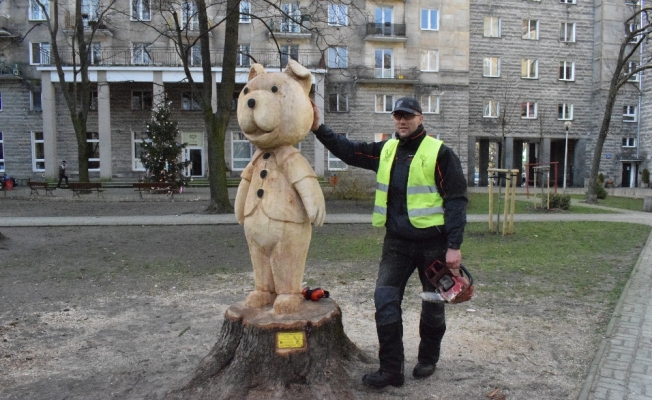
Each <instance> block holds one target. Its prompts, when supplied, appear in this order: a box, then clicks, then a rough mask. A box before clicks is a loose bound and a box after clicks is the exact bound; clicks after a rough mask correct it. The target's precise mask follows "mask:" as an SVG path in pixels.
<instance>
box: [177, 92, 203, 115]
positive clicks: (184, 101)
mask: <svg viewBox="0 0 652 400" xmlns="http://www.w3.org/2000/svg"><path fill="white" fill-rule="evenodd" d="M181 109H182V110H184V111H197V110H201V99H200V94H199V93H195V92H184V93H181Z"/></svg>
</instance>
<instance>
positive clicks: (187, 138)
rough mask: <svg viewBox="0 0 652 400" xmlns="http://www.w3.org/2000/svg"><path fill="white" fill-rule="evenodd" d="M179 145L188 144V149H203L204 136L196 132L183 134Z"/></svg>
mask: <svg viewBox="0 0 652 400" xmlns="http://www.w3.org/2000/svg"><path fill="white" fill-rule="evenodd" d="M181 143H188V147H204V134H203V133H197V132H194V133H193V132H183V133H182V134H181Z"/></svg>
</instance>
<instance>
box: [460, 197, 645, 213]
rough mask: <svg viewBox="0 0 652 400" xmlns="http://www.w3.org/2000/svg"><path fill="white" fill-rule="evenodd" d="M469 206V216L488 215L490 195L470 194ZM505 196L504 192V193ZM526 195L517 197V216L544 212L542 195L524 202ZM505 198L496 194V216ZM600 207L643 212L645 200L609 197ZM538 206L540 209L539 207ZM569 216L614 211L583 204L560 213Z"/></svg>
mask: <svg viewBox="0 0 652 400" xmlns="http://www.w3.org/2000/svg"><path fill="white" fill-rule="evenodd" d="M468 196H469V205H468V208H467V213H468V214H487V213H488V212H489V195H488V194H487V193H469V194H468ZM502 196H504V192H503V193H502ZM519 198H520V199H524V198H525V196H524V195H522V196H521V195H517V200H516V203H515V205H514V213H515V214H528V213H537V212H542V210H541V209H540V207H541V194H540V193H538V197H534V196H533V195H532V194H530V200H528V201H524V200H519ZM571 198H572V199H573V200H579V201H583V200H585V199H586V196H584V195H579V194H578V195H571ZM504 201H505V200H504V197H501V198H500V201H499V200H498V195H497V193H496V194H494V214H496V213H498V214H502V213H503V211H504V207H505V202H504ZM598 205H600V206H605V207H612V208H621V209H625V210H633V211H641V210H643V199H633V198H628V197H613V196H607V198H606V199H604V200H599V201H598ZM536 206H538V209H537V207H536ZM560 212H564V213H569V214H609V213H612V211H609V210H602V209H598V208H591V207H583V206H582V205H581V204H573V205H572V206H571V208H570V210H568V211H560Z"/></svg>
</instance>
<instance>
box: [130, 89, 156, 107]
mask: <svg viewBox="0 0 652 400" xmlns="http://www.w3.org/2000/svg"><path fill="white" fill-rule="evenodd" d="M153 99H154V96H153V94H152V92H151V91H149V90H138V91H133V92H131V109H132V110H145V111H149V110H151V109H152V106H153Z"/></svg>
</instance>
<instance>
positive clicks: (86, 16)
mask: <svg viewBox="0 0 652 400" xmlns="http://www.w3.org/2000/svg"><path fill="white" fill-rule="evenodd" d="M81 12H82V21H83V24H84V28H86V29H88V28H90V27H91V26H90V24H89V22H91V21H97V20H99V19H100V0H82V2H81Z"/></svg>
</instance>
